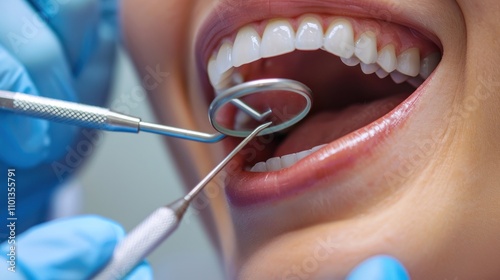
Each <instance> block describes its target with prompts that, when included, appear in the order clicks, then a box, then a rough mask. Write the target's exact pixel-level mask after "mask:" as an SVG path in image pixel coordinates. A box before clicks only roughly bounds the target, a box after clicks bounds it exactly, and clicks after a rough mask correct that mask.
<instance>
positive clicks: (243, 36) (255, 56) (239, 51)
mask: <svg viewBox="0 0 500 280" xmlns="http://www.w3.org/2000/svg"><path fill="white" fill-rule="evenodd" d="M260 44H261V39H260V36H259V34H258V33H257V31H256V30H255V29H254V28H253V27H251V26H245V27H243V28H241V29H240V30H239V31H238V34H237V35H236V39H235V40H234V45H233V53H232V61H233V66H234V67H239V66H241V65H243V64H246V63H250V62H253V61H256V60H259V59H260Z"/></svg>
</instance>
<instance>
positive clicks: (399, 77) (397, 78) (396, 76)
mask: <svg viewBox="0 0 500 280" xmlns="http://www.w3.org/2000/svg"><path fill="white" fill-rule="evenodd" d="M390 75H391V79H392V80H393V81H394V82H395V83H396V84H401V83H404V82H406V80H408V78H409V77H408V76H406V75H404V74H401V73H399V72H398V71H394V72H391V74H390Z"/></svg>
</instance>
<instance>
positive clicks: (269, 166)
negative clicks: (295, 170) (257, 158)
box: [250, 145, 326, 172]
mask: <svg viewBox="0 0 500 280" xmlns="http://www.w3.org/2000/svg"><path fill="white" fill-rule="evenodd" d="M324 146H326V145H319V146H316V147H314V148H312V149H310V150H307V151H302V152H299V153H295V154H290V155H286V156H282V157H274V158H270V159H268V160H267V161H266V162H263V161H262V162H259V163H257V164H255V165H254V166H253V167H252V168H251V169H250V171H251V172H271V171H278V170H281V169H284V168H288V167H290V166H292V165H294V164H295V163H296V162H298V161H299V160H301V159H303V158H305V157H306V156H308V155H310V154H312V153H314V152H316V151H318V150H319V149H321V148H323V147H324Z"/></svg>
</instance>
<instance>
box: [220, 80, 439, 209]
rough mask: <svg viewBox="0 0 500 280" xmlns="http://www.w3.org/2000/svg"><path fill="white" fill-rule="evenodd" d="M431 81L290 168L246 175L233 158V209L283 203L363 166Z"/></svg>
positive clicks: (229, 191)
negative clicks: (368, 121) (383, 114)
mask: <svg viewBox="0 0 500 280" xmlns="http://www.w3.org/2000/svg"><path fill="white" fill-rule="evenodd" d="M431 78H432V76H431V77H429V78H428V79H427V81H425V82H424V84H422V85H421V86H420V87H419V88H418V89H417V90H416V91H415V92H413V93H412V94H411V95H410V96H409V97H408V98H407V99H406V100H404V101H403V102H402V103H401V104H399V105H398V106H397V107H396V108H394V109H393V110H392V111H391V112H389V113H387V114H386V115H385V116H383V117H382V118H380V119H377V120H376V121H374V122H372V123H370V124H368V125H366V126H364V127H362V128H360V129H358V130H356V131H354V132H352V133H349V134H348V135H346V136H344V137H342V138H340V139H337V140H335V141H333V142H331V143H329V144H328V145H326V146H325V147H323V148H321V149H320V150H318V151H316V152H315V153H313V154H311V155H310V156H308V157H306V158H304V159H302V160H301V161H299V162H297V163H295V164H294V165H292V166H291V167H289V168H286V169H282V170H280V171H275V172H262V173H257V172H249V171H245V164H246V163H247V160H246V158H245V157H244V156H243V155H241V154H240V155H239V156H237V157H235V159H234V160H233V165H232V168H230V170H226V173H227V174H228V176H227V178H228V179H227V181H226V188H225V191H226V195H227V197H228V199H229V201H230V202H231V204H232V205H233V206H238V207H244V206H250V205H254V204H258V203H264V202H274V201H278V200H284V199H286V198H289V197H292V196H296V195H300V194H301V193H303V192H304V191H306V190H310V189H312V188H315V187H317V186H318V185H319V182H321V183H322V184H324V183H325V182H328V181H334V180H336V179H338V177H339V176H340V175H341V174H342V173H343V172H345V171H348V170H352V169H354V168H355V167H356V165H357V164H358V163H359V162H360V161H363V162H365V163H366V161H368V160H370V154H371V151H374V149H376V148H378V147H379V146H381V145H382V144H383V142H384V140H387V139H388V138H390V137H396V134H397V133H398V131H399V130H400V128H402V127H403V126H404V124H405V123H406V122H407V120H408V119H409V117H410V116H411V115H412V112H414V109H415V107H416V105H417V102H418V100H419V99H420V98H421V96H422V95H423V93H424V92H425V89H426V85H427V84H428V81H429V80H430V79H431ZM257 141H258V140H257ZM264 145H265V143H259V144H257V145H254V146H253V147H252V146H250V147H249V149H254V150H253V151H252V150H251V151H247V155H248V154H252V153H258V152H259V148H260V149H262V148H261V147H263V146H264ZM228 148H229V147H228Z"/></svg>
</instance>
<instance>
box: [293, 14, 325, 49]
mask: <svg viewBox="0 0 500 280" xmlns="http://www.w3.org/2000/svg"><path fill="white" fill-rule="evenodd" d="M322 46H323V26H322V25H321V23H320V22H319V20H318V19H317V18H315V17H314V16H309V15H306V16H304V17H303V18H302V21H301V23H300V25H299V28H298V29H297V34H296V36H295V48H297V49H298V50H317V49H320V48H321V47H322Z"/></svg>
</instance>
